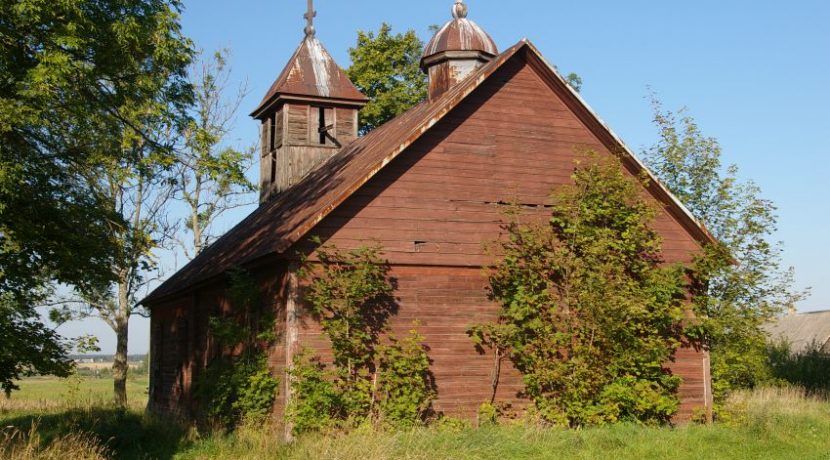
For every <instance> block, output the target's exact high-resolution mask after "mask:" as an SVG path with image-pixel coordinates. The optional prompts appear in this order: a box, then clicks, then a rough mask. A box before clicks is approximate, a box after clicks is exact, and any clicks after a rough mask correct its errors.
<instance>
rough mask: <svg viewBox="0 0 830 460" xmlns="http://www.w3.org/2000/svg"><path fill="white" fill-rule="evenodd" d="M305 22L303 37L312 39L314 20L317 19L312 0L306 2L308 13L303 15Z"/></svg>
mask: <svg viewBox="0 0 830 460" xmlns="http://www.w3.org/2000/svg"><path fill="white" fill-rule="evenodd" d="M303 17H304V18H305V21H306V25H305V36H306V37H313V36H314V35H315V34H316V31H315V30H314V18H315V17H317V12H316V11H314V0H308V11H306V13H305V14H304V15H303Z"/></svg>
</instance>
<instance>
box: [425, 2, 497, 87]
mask: <svg viewBox="0 0 830 460" xmlns="http://www.w3.org/2000/svg"><path fill="white" fill-rule="evenodd" d="M467 13H468V10H467V5H466V4H464V1H463V0H456V1H455V5H453V7H452V17H453V19H452V20H451V21H449V22H448V23H446V24H445V25H444V27H442V28H441V29H440V30H439V31H438V32H436V34H435V36H434V37H432V40H430V42H429V44H428V45H427V46H426V48H425V49H424V56H423V58H421V69H423V70H424V71H425V72H427V73H428V74H429V97H430V99H434V98H436V97H438V96H440V95H441V94H443V93H444V92H446V91H447V90H448V89H450V88H452V87H453V86H455V84H456V83H458V82H460V81H462V80H464V79H465V78H467V76H469V75H470V74H471V73H472V72H473V71H474V70H476V69H478V68H479V67H481V66H482V65H484V64H486V63H487V62H489V61H490V60H492V59H493V58H494V57H495V56H496V55H497V54H499V50H498V47H496V43H495V42H494V41H493V39H492V38H491V37H490V35H489V34H487V32H485V31H484V29H482V28H481V27H479V25H478V24H476V23H475V22H473V21H471V20H469V19H467Z"/></svg>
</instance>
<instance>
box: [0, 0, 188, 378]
mask: <svg viewBox="0 0 830 460" xmlns="http://www.w3.org/2000/svg"><path fill="white" fill-rule="evenodd" d="M179 7H180V3H179V2H178V1H177V0H102V1H97V2H88V1H82V0H68V1H62V2H58V3H56V2H52V1H47V0H21V1H16V2H2V4H0V18H2V19H0V295H2V296H3V299H4V300H3V301H4V304H5V305H6V308H7V311H11V310H9V309H12V310H14V311H13V312H12V313H11V316H10V318H16V319H14V320H11V321H10V322H8V323H7V325H8V326H9V327H11V328H13V329H14V334H8V335H7V334H3V335H2V336H0V348H3V349H10V348H9V347H11V343H7V342H6V340H7V339H9V340H10V338H11V337H12V336H17V337H20V338H25V337H26V336H27V335H31V339H32V343H43V345H44V346H43V347H42V350H43V352H44V353H51V355H49V356H48V359H46V357H43V358H44V359H40V358H38V359H36V360H32V359H31V356H32V355H31V354H26V353H20V354H15V356H13V358H14V359H18V358H19V359H20V361H18V362H17V363H16V364H14V365H12V368H20V367H21V366H22V367H24V368H30V367H32V366H33V367H34V368H36V369H37V370H38V371H40V372H51V371H52V370H53V369H54V368H52V367H51V366H46V367H40V366H39V364H38V363H44V362H50V363H54V362H58V361H60V360H62V359H63V358H62V355H63V351H64V350H65V348H64V347H61V346H59V345H60V344H59V342H58V340H59V338H58V336H57V335H54V334H52V333H50V332H49V331H48V330H47V329H45V328H43V327H39V326H37V316H35V315H33V313H32V311H33V310H32V307H33V306H34V305H36V304H37V303H39V302H41V301H43V299H44V298H46V297H48V296H49V294H50V292H49V287H50V286H51V285H52V283H63V284H66V285H69V286H72V287H74V288H76V289H78V290H79V291H81V292H92V291H96V290H100V289H101V288H102V286H105V285H107V284H108V283H110V282H111V281H112V280H113V279H114V274H113V272H112V271H111V270H110V267H111V266H112V265H113V263H114V262H115V260H116V257H117V252H118V248H117V245H116V244H114V243H113V241H112V240H111V239H110V238H109V232H108V229H109V228H110V227H111V226H113V225H115V226H117V225H123V224H124V222H123V221H121V220H120V218H119V216H118V214H117V213H114V212H113V210H112V207H111V206H108V205H107V203H106V197H104V196H101V195H99V194H98V193H97V189H96V187H95V184H93V183H91V182H89V180H88V178H89V177H90V175H91V174H92V172H93V171H94V170H96V169H98V168H101V167H103V165H105V164H107V163H108V162H110V161H112V159H113V158H115V157H117V156H118V155H120V154H121V149H120V148H112V147H113V145H112V143H111V142H110V140H109V137H110V135H111V133H120V132H122V131H124V130H125V129H127V128H129V127H131V126H132V122H131V119H130V118H131V117H130V115H129V113H128V112H129V109H130V108H131V107H134V106H141V105H142V104H141V101H145V100H165V101H167V102H168V103H169V104H168V106H169V107H171V108H172V107H176V106H180V105H181V104H184V103H186V102H187V92H188V91H187V84H186V82H185V81H184V78H183V76H184V70H185V67H186V64H187V62H188V60H189V42H188V41H187V40H186V39H184V38H183V37H182V36H181V33H180V30H179V23H178V11H179ZM159 76H163V77H164V78H165V81H164V85H161V86H159V85H158V84H152V82H155V81H156V79H157V78H158V77H159ZM148 83H151V84H148ZM135 102H139V103H138V104H135ZM132 128H133V129H134V130H135V131H136V133H137V134H138V135H140V136H144V133H142V132H141V130H140V129H138V128H137V127H135V126H132ZM18 327H19V328H18ZM15 334H16V335H15ZM47 342H51V345H49V346H46V345H47ZM3 378H5V376H4V377H3Z"/></svg>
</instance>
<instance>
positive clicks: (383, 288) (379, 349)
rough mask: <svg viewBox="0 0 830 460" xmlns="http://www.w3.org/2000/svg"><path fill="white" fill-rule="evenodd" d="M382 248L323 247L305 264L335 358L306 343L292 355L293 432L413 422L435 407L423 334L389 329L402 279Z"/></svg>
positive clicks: (311, 298) (312, 303)
mask: <svg viewBox="0 0 830 460" xmlns="http://www.w3.org/2000/svg"><path fill="white" fill-rule="evenodd" d="M313 241H314V242H315V244H321V242H320V240H319V238H314V239H313ZM381 251H382V248H380V247H379V246H361V247H358V248H356V249H353V250H350V251H343V250H340V249H338V248H337V247H334V246H324V247H320V248H318V249H317V251H316V255H317V258H318V259H319V263H317V264H313V263H310V262H307V263H305V264H304V267H303V269H302V275H303V277H304V278H305V279H306V280H307V281H308V283H309V284H308V288H307V291H306V293H305V300H306V301H307V302H308V307H309V311H310V312H311V313H312V315H313V317H314V319H315V320H317V321H318V322H319V323H320V326H321V328H322V330H323V333H324V334H325V335H326V336H327V337H328V339H329V341H330V342H331V351H332V358H333V359H332V361H333V362H332V363H331V364H332V365H331V369H328V366H326V365H325V364H324V363H323V362H322V360H321V358H320V357H319V356H313V355H312V353H311V351H310V350H307V349H306V350H301V351H300V353H299V354H298V355H297V356H295V357H294V365H293V366H292V368H291V369H289V375H290V376H291V388H292V398H291V400H290V402H289V405H288V409H287V412H286V413H287V419H288V421H289V425H288V426H289V427H291V428H292V430H293V432H294V433H302V432H307V431H320V430H324V429H329V428H333V427H336V426H341V427H342V426H346V427H348V426H350V425H354V424H359V423H363V422H365V421H383V422H385V423H387V424H391V425H394V426H399V427H400V426H413V425H417V424H419V423H422V422H423V421H424V419H425V417H426V416H427V414H428V413H429V409H430V407H431V404H432V401H433V399H434V398H435V394H436V390H435V382H434V379H433V377H432V374H431V372H430V370H429V366H430V360H429V357H428V356H427V352H426V349H425V347H424V345H423V340H424V339H423V337H421V336H420V335H419V334H418V333H417V331H416V330H414V329H413V330H411V331H410V333H409V335H408V337H406V338H404V339H403V340H398V339H397V338H395V337H394V336H392V335H391V334H389V324H388V322H389V319H390V317H391V316H392V315H393V314H395V313H396V312H397V304H396V302H395V299H394V297H393V293H394V291H395V287H396V284H395V282H394V280H393V279H391V278H390V277H389V265H388V263H385V262H383V261H382V260H381V258H380V254H381ZM383 336H385V339H386V340H385V342H387V343H386V344H384V343H383V342H382V337H383Z"/></svg>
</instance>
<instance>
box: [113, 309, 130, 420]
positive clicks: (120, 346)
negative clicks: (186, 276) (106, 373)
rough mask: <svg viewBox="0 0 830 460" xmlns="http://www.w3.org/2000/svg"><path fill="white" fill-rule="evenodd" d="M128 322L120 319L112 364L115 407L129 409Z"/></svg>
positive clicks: (116, 331)
mask: <svg viewBox="0 0 830 460" xmlns="http://www.w3.org/2000/svg"><path fill="white" fill-rule="evenodd" d="M127 324H128V323H127V321H122V320H120V319H119V321H118V324H117V325H116V330H115V337H116V346H115V360H114V361H113V363H112V379H113V395H114V398H115V399H114V400H115V405H116V406H118V407H127V371H128V370H129V365H128V364H127V331H128V326H127Z"/></svg>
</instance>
